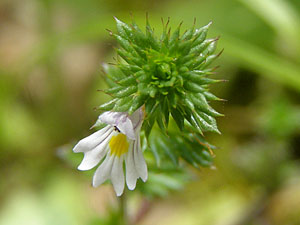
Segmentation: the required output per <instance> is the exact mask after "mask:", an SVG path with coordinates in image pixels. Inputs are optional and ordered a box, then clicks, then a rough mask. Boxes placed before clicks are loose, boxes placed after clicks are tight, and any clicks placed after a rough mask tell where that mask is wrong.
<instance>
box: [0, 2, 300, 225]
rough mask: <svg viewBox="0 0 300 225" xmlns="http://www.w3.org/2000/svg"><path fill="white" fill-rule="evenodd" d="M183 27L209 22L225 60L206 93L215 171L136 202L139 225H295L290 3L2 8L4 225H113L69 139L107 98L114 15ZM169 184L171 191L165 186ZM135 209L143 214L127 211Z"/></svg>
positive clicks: (295, 76)
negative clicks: (214, 126) (215, 127)
mask: <svg viewBox="0 0 300 225" xmlns="http://www.w3.org/2000/svg"><path fill="white" fill-rule="evenodd" d="M146 12H148V13H149V17H150V22H151V24H152V26H153V27H155V29H156V32H157V33H159V31H160V30H161V21H160V18H161V17H163V18H165V19H166V18H167V17H171V25H173V26H175V25H178V24H179V23H180V22H181V21H184V23H183V28H187V27H190V26H191V25H192V23H193V19H194V18H196V19H197V25H198V26H199V27H200V26H203V25H206V24H207V23H208V22H209V21H213V25H212V26H211V29H210V33H209V37H215V36H218V35H220V36H221V38H220V41H219V49H220V50H221V49H222V48H224V49H225V50H224V53H223V54H222V56H221V57H220V58H219V59H218V60H217V62H216V63H215V65H220V68H219V69H218V74H217V75H216V77H217V78H220V79H226V80H228V82H227V83H222V84H216V85H215V86H214V87H213V88H212V90H213V93H215V94H216V95H218V96H219V97H222V98H224V99H227V102H226V103H223V102H222V103H214V107H215V108H216V109H218V111H220V112H222V113H224V114H225V115H226V116H225V117H223V118H220V119H219V120H218V122H219V128H220V130H221V132H222V135H216V134H206V138H207V139H208V140H209V141H210V142H211V143H213V144H214V145H215V146H217V150H216V151H215V153H216V158H215V167H216V169H215V170H212V169H201V170H199V171H197V170H193V173H194V174H195V175H196V177H194V179H192V180H191V181H189V182H187V183H186V184H184V185H182V184H180V183H176V180H174V181H173V180H169V181H168V182H169V185H170V186H172V187H173V190H171V191H170V192H168V193H167V192H162V193H161V195H160V197H152V198H146V199H145V198H143V197H142V196H140V195H138V194H137V195H133V196H132V197H131V199H130V201H129V206H128V213H129V215H130V216H131V218H133V220H135V221H136V222H137V223H138V224H141V225H152V224H172V225H173V224H185V225H194V224H195V225H211V224H212V225H247V224H249V225H250V224H252V225H256V224H260V225H297V224H300V1H299V0H186V1H181V0H172V1H171V0H144V1H140V0H127V1H125V0H1V1H0V171H1V172H0V174H1V175H0V224H1V225H50V224H51V225H52V224H57V225H60V224H61V225H77V224H78V225H86V224H87V225H94V224H116V223H117V222H116V221H115V219H114V218H115V215H114V213H115V208H116V207H117V199H116V197H115V195H114V192H113V190H112V189H111V187H110V185H103V186H101V187H100V188H97V189H94V188H92V187H91V176H92V172H80V171H77V170H76V166H77V165H78V163H79V162H80V160H81V158H82V156H81V155H78V154H76V155H75V154H72V153H71V149H72V146H74V144H75V143H76V141H77V140H79V139H81V138H83V137H84V136H86V135H88V134H89V133H90V132H91V131H89V127H91V126H92V124H93V123H94V122H95V120H96V118H97V116H98V113H99V112H97V111H94V110H93V108H94V107H95V106H98V105H100V104H101V103H103V102H105V101H106V100H107V97H106V96H103V95H102V94H101V93H99V92H97V89H99V88H103V87H104V86H105V84H104V81H103V73H102V71H101V70H102V69H101V64H102V63H103V62H111V61H112V57H113V55H114V50H113V46H116V43H115V42H114V40H113V39H112V38H111V37H110V36H109V34H108V32H107V31H106V30H105V29H106V28H109V29H111V30H115V22H114V19H113V16H117V17H118V18H120V19H121V20H123V21H125V22H130V13H132V14H133V16H134V18H135V20H136V21H137V23H138V24H140V25H141V26H143V25H144V24H145V14H146ZM171 189H172V188H171ZM136 212H138V214H137V213H136Z"/></svg>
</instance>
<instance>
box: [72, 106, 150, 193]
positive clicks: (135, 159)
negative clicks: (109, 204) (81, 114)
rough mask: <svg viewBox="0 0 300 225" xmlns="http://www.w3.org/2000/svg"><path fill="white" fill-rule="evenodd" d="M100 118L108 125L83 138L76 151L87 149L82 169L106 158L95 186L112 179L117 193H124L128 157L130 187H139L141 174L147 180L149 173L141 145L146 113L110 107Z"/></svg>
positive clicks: (127, 180)
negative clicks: (124, 168) (115, 110)
mask: <svg viewBox="0 0 300 225" xmlns="http://www.w3.org/2000/svg"><path fill="white" fill-rule="evenodd" d="M99 120H100V121H101V122H102V123H105V124H107V126H106V127H104V128H103V129H101V130H99V131H97V132H95V133H93V134H92V135H90V136H88V137H86V138H84V139H82V140H81V141H79V142H78V144H77V145H76V146H75V147H74V149H73V151H74V152H76V153H77V152H83V153H84V158H83V160H82V162H81V164H80V165H79V166H78V169H79V170H90V169H92V168H94V167H95V166H97V165H98V164H99V163H100V161H101V160H102V159H103V158H104V160H103V162H102V163H101V165H100V166H99V167H98V168H97V170H96V172H95V174H94V177H93V186H94V187H97V186H99V185H101V184H102V183H103V182H105V181H106V180H108V179H110V180H111V182H112V184H113V186H114V189H115V192H116V194H117V196H120V195H122V193H123V190H124V185H125V179H124V171H123V161H124V160H125V165H126V184H127V186H128V188H129V189H130V190H133V189H134V188H135V186H136V181H137V179H138V178H139V177H140V178H141V179H142V180H143V181H144V182H145V181H146V180H147V177H148V173H147V165H146V162H145V160H144V157H143V153H142V151H141V145H140V130H141V126H142V123H143V120H144V113H143V110H142V109H141V108H140V109H138V110H137V111H136V112H134V113H133V114H132V115H128V113H126V112H112V111H108V112H104V113H103V114H101V115H100V116H99Z"/></svg>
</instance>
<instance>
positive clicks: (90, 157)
mask: <svg viewBox="0 0 300 225" xmlns="http://www.w3.org/2000/svg"><path fill="white" fill-rule="evenodd" d="M113 133H114V132H113V131H110V133H109V135H108V136H107V137H106V139H105V140H103V141H102V142H101V143H100V144H99V145H98V146H96V147H95V148H94V149H92V150H91V151H87V152H85V153H84V157H83V160H82V162H81V163H80V165H79V166H78V169H79V170H90V169H92V168H93V167H95V166H96V165H97V164H98V163H99V162H100V161H101V160H102V159H103V157H104V156H105V154H106V153H107V151H108V142H109V141H110V139H111V137H112V135H113Z"/></svg>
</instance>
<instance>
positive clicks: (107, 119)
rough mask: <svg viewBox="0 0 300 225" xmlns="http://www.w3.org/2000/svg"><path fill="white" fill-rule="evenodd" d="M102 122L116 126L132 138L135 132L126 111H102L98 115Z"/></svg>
mask: <svg viewBox="0 0 300 225" xmlns="http://www.w3.org/2000/svg"><path fill="white" fill-rule="evenodd" d="M99 120H100V121H101V122H102V123H106V124H109V125H111V126H116V127H117V128H118V129H119V130H120V131H121V132H122V133H123V134H125V135H126V136H127V137H128V138H130V139H132V140H134V139H135V134H134V129H133V125H132V122H131V120H130V119H129V117H128V114H127V113H124V112H111V111H108V112H104V113H102V114H101V115H100V116H99Z"/></svg>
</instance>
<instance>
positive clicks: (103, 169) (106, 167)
mask: <svg viewBox="0 0 300 225" xmlns="http://www.w3.org/2000/svg"><path fill="white" fill-rule="evenodd" d="M113 162H114V157H110V156H109V153H108V154H107V156H106V158H105V159H104V161H103V162H102V164H101V165H100V166H99V167H98V168H97V170H96V172H95V174H94V176H93V186H94V187H98V186H99V185H101V184H103V182H105V181H106V180H107V179H109V178H110V174H111V169H112V166H113Z"/></svg>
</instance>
